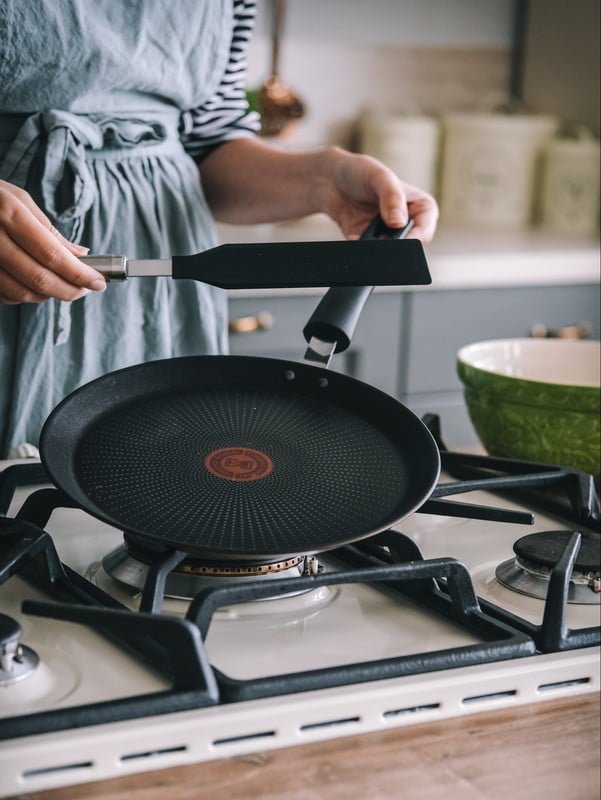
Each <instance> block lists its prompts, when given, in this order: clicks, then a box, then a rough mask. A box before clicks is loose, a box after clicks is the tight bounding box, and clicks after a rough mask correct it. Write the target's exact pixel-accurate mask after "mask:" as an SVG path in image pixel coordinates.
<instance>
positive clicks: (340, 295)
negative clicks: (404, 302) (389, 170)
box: [303, 214, 414, 353]
mask: <svg viewBox="0 0 601 800" xmlns="http://www.w3.org/2000/svg"><path fill="white" fill-rule="evenodd" d="M413 225H414V222H413V220H412V219H410V220H409V221H408V222H407V224H406V225H405V226H404V227H402V228H389V227H388V225H386V224H385V223H384V221H383V220H382V218H381V217H380V215H379V214H377V215H376V216H375V217H374V218H373V219H372V221H371V222H370V223H369V225H368V226H367V228H366V229H365V230H364V231H363V233H362V234H361V237H360V239H380V238H382V237H384V238H387V239H404V238H405V236H406V235H407V234H408V233H409V231H410V230H411V228H412V227H413ZM400 269H402V267H400ZM373 289H374V287H373V286H334V287H332V288H331V289H330V290H329V291H328V292H326V294H325V295H324V296H323V297H322V299H321V301H320V302H319V305H318V306H317V308H316V309H315V311H314V312H313V314H312V315H311V317H310V319H309V321H308V322H307V324H306V325H305V327H304V328H303V335H304V337H305V340H306V341H307V342H310V341H311V339H312V338H313V337H316V338H317V339H320V340H321V341H324V342H336V349H335V350H334V352H335V353H342V352H343V351H344V350H346V349H347V348H348V346H349V345H350V343H351V339H352V338H353V334H354V332H355V328H356V327H357V323H358V322H359V317H360V316H361V312H362V311H363V307H364V306H365V303H366V302H367V300H368V299H369V296H370V295H371V293H372V292H373Z"/></svg>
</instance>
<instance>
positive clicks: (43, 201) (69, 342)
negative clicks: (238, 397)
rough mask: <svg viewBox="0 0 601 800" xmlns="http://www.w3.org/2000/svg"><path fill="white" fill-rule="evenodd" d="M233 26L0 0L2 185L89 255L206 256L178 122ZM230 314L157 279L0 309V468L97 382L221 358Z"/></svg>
mask: <svg viewBox="0 0 601 800" xmlns="http://www.w3.org/2000/svg"><path fill="white" fill-rule="evenodd" d="M232 25H233V14H232V6H231V2H228V0H169V2H167V1H166V0H127V2H123V0H94V2H90V0H0V42H1V44H0V51H1V52H2V56H1V58H0V178H1V179H3V180H7V181H9V182H11V183H14V184H17V185H19V186H22V187H24V188H26V189H27V190H28V191H29V192H30V194H31V195H32V197H33V198H34V199H35V200H36V202H37V203H38V204H39V205H40V206H41V207H42V208H43V209H44V211H45V212H46V214H47V215H48V216H49V217H50V219H51V220H52V222H53V224H54V225H55V226H56V227H57V228H58V229H59V230H60V231H61V232H62V233H63V234H64V235H65V236H67V238H69V239H70V240H72V241H75V242H80V243H82V244H84V245H86V246H88V247H89V248H90V252H92V253H115V254H123V255H127V256H130V257H132V258H133V257H139V258H151V257H155V258H161V257H166V256H170V255H174V254H180V255H183V254H188V253H193V252H199V251H201V250H203V249H206V248H207V247H210V246H213V245H214V244H216V236H215V231H214V227H213V223H212V220H211V216H210V212H209V209H208V206H207V203H206V200H205V198H204V195H203V192H202V187H201V185H200V178H199V173H198V168H197V167H196V165H195V164H194V162H193V161H192V159H191V158H190V157H189V156H188V155H187V154H186V153H185V151H184V150H183V148H182V145H181V143H180V140H179V136H178V126H179V123H180V119H181V115H182V112H184V111H185V110H187V109H190V108H195V107H197V106H199V105H201V104H202V103H203V102H204V101H205V100H206V99H207V98H208V97H210V96H211V95H212V94H213V93H214V92H215V90H216V89H217V88H218V86H219V83H220V81H221V78H222V75H223V72H224V70H225V67H226V65H227V61H228V57H229V48H230V42H231V34H232ZM7 43H8V44H7ZM226 317H227V310H226V299H225V294H224V292H222V291H221V290H217V289H214V288H212V287H209V286H206V285H204V284H199V283H197V282H195V281H172V280H171V279H167V278H158V279H149V278H145V279H139V280H131V281H128V282H126V283H123V284H110V285H109V286H108V288H107V291H106V292H104V293H103V294H90V295H88V296H86V297H85V298H83V299H81V300H78V301H76V302H74V303H64V302H59V301H55V300H50V301H48V302H46V303H41V304H21V305H0V458H3V457H5V456H6V454H7V453H8V451H9V449H10V448H11V447H13V446H15V445H16V444H18V443H21V442H31V443H33V444H37V441H38V436H39V432H40V430H41V427H42V424H43V422H44V420H45V419H46V417H47V416H48V414H49V413H50V411H51V410H52V408H54V406H55V405H56V404H57V403H58V402H59V401H60V400H61V399H62V398H63V397H64V396H65V395H67V394H68V393H69V392H70V391H72V390H73V389H75V388H76V387H77V386H79V385H81V384H83V383H85V382H87V381H89V380H91V379H93V378H95V377H97V376H99V375H101V374H104V373H106V372H109V371H111V370H114V369H119V368H121V367H125V366H129V365H131V364H135V363H139V362H142V361H148V360H152V359H158V358H168V357H171V356H177V355H190V354H215V353H220V352H226V349H227V327H226Z"/></svg>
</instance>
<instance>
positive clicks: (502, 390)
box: [457, 339, 601, 414]
mask: <svg viewBox="0 0 601 800" xmlns="http://www.w3.org/2000/svg"><path fill="white" fill-rule="evenodd" d="M559 341H561V342H562V344H561V345H558V344H557V343H558V342H559ZM522 342H525V343H527V345H528V346H529V347H530V346H534V347H539V346H540V348H541V349H542V348H544V347H545V346H547V345H548V346H549V347H550V348H551V347H554V348H555V349H558V348H560V349H565V350H566V352H569V350H570V349H571V348H572V346H574V347H581V348H584V347H586V348H588V349H589V350H590V351H591V352H592V353H594V352H596V353H597V358H598V357H599V353H600V352H601V350H600V343H599V342H596V341H595V342H592V341H585V342H581V341H576V340H549V339H491V340H488V341H482V342H474V343H473V344H469V345H465V346H464V347H462V348H461V349H460V350H459V351H458V353H457V372H458V374H459V377H460V378H461V381H462V382H463V384H464V385H465V386H466V387H468V388H470V389H472V390H473V389H476V390H478V391H479V392H482V393H483V394H487V395H491V394H494V395H495V396H496V397H497V398H498V399H499V400H502V401H504V402H506V403H511V404H512V405H527V406H532V407H534V408H539V409H541V410H542V409H547V410H549V411H559V410H566V411H572V412H585V413H597V414H598V413H599V412H600V410H601V389H600V387H599V385H590V384H589V385H586V384H583V385H580V384H571V383H559V382H550V381H541V380H533V379H530V378H521V377H519V378H518V377H514V376H512V375H504V374H501V373H499V372H495V371H494V370H493V369H487V368H486V367H483V366H475V365H474V364H472V363H470V361H469V357H470V355H471V354H473V353H474V352H475V351H476V348H479V349H480V350H482V349H483V348H484V347H487V346H490V347H491V349H492V348H493V347H498V346H499V345H502V344H505V343H516V344H520V343H522ZM531 342H536V343H537V344H535V345H531V344H530V343H531Z"/></svg>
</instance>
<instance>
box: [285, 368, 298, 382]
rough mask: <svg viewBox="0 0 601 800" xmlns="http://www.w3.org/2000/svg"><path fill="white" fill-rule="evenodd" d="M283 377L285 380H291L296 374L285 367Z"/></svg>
mask: <svg viewBox="0 0 601 800" xmlns="http://www.w3.org/2000/svg"><path fill="white" fill-rule="evenodd" d="M284 377H285V378H286V380H287V381H293V380H294V379H295V378H296V375H295V374H294V372H293V371H292V370H291V369H287V370H286V372H285V373H284Z"/></svg>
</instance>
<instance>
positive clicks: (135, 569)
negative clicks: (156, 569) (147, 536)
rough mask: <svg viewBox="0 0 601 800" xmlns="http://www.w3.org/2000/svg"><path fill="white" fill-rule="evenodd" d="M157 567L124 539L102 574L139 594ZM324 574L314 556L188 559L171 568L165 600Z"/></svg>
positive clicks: (104, 561)
mask: <svg viewBox="0 0 601 800" xmlns="http://www.w3.org/2000/svg"><path fill="white" fill-rule="evenodd" d="M155 563H156V555H155V554H154V553H153V552H152V551H146V550H144V549H142V548H139V547H138V546H137V545H135V544H132V542H131V541H129V540H128V538H127V537H126V538H125V540H124V544H123V545H121V546H120V547H118V548H116V549H115V550H113V551H112V552H110V553H108V554H107V555H106V556H105V557H104V558H103V559H102V567H103V569H104V571H105V572H106V573H107V574H108V575H109V576H110V577H111V578H112V579H113V580H114V581H117V583H119V584H120V585H122V586H125V587H127V588H128V589H130V590H134V591H136V592H142V591H143V590H144V588H145V586H146V580H147V577H148V574H149V570H150V569H151V567H152V566H153V565H154V564H155ZM322 571H323V567H322V566H321V564H319V562H318V560H317V559H316V558H315V557H314V556H292V557H290V558H286V559H282V560H280V561H272V562H268V563H265V564H262V563H260V562H257V561H251V562H246V563H244V562H242V563H240V562H229V561H228V562H216V561H203V560H201V559H198V558H194V557H192V556H189V557H187V558H185V559H184V560H183V561H181V562H180V563H179V564H177V566H175V567H173V569H172V570H171V572H170V573H169V574H168V576H167V579H166V583H165V597H169V598H173V599H178V600H190V599H192V598H193V597H195V596H196V595H197V594H198V592H200V591H201V590H202V589H206V588H216V587H220V586H225V585H227V584H231V583H233V582H237V583H238V582H246V581H249V580H278V579H281V578H298V577H300V576H301V575H317V574H319V573H320V572H322Z"/></svg>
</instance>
